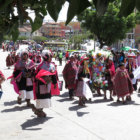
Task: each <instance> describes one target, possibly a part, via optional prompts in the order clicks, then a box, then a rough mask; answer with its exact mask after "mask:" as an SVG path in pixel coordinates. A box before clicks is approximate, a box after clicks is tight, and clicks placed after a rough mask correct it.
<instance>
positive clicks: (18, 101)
mask: <svg viewBox="0 0 140 140" xmlns="http://www.w3.org/2000/svg"><path fill="white" fill-rule="evenodd" d="M21 101H22V99H21V98H19V97H18V98H17V103H18V104H19V105H20V104H21Z"/></svg>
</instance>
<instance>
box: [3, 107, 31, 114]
mask: <svg viewBox="0 0 140 140" xmlns="http://www.w3.org/2000/svg"><path fill="white" fill-rule="evenodd" d="M26 109H31V108H29V107H27V106H15V107H14V108H9V109H4V110H2V111H1V112H2V113H4V112H15V111H22V110H26Z"/></svg>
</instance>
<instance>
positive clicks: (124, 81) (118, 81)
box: [113, 63, 134, 104]
mask: <svg viewBox="0 0 140 140" xmlns="http://www.w3.org/2000/svg"><path fill="white" fill-rule="evenodd" d="M113 85H114V95H116V96H117V97H118V99H117V102H120V100H119V99H120V98H122V102H123V104H125V99H124V98H125V96H130V95H131V94H132V93H133V90H134V89H133V85H132V82H131V80H130V77H129V74H128V72H127V70H126V68H125V66H124V63H121V64H120V65H119V68H117V70H116V74H115V76H114V80H113Z"/></svg>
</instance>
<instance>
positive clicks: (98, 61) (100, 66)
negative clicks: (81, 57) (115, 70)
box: [91, 53, 107, 96]
mask: <svg viewBox="0 0 140 140" xmlns="http://www.w3.org/2000/svg"><path fill="white" fill-rule="evenodd" d="M104 71H105V66H104V59H103V55H102V54H100V53H98V54H97V55H96V58H95V61H94V62H93V66H92V74H91V80H92V83H93V88H94V89H95V90H96V91H97V93H98V95H99V96H101V92H100V90H101V89H104V88H105V87H106V86H107V81H105V76H104Z"/></svg>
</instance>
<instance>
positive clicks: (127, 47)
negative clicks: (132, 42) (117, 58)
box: [121, 46, 132, 51]
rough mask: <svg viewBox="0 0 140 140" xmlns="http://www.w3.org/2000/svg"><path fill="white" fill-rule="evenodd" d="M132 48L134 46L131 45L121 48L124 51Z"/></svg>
mask: <svg viewBox="0 0 140 140" xmlns="http://www.w3.org/2000/svg"><path fill="white" fill-rule="evenodd" d="M130 49H132V48H131V47H129V46H125V47H122V48H121V50H122V51H129V50H130Z"/></svg>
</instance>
